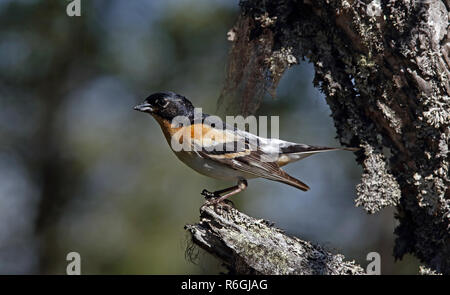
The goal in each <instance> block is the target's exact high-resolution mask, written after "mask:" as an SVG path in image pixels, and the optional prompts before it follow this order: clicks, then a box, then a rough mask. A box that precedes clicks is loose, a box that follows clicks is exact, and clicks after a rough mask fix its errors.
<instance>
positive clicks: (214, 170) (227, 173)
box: [174, 151, 256, 181]
mask: <svg viewBox="0 0 450 295" xmlns="http://www.w3.org/2000/svg"><path fill="white" fill-rule="evenodd" d="M174 153H175V155H176V156H177V157H178V158H179V159H180V160H181V161H182V162H183V163H185V164H186V165H188V166H189V167H190V168H192V169H194V170H195V171H197V172H198V173H200V174H203V175H206V176H209V177H213V178H216V179H221V180H230V181H237V180H238V179H242V178H244V179H249V178H255V177H256V176H255V175H253V174H248V173H245V172H242V171H239V170H235V169H232V168H228V167H226V166H225V165H223V164H221V163H218V162H216V161H213V160H210V159H204V158H201V157H200V156H198V155H197V154H195V152H186V151H181V152H174Z"/></svg>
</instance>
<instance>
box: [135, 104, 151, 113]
mask: <svg viewBox="0 0 450 295" xmlns="http://www.w3.org/2000/svg"><path fill="white" fill-rule="evenodd" d="M134 109H135V110H136V111H140V112H144V113H151V112H153V108H152V106H151V105H150V104H148V103H146V102H144V103H141V104H138V105H137V106H135V107H134Z"/></svg>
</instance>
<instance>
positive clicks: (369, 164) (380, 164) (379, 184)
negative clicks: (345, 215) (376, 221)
mask: <svg viewBox="0 0 450 295" xmlns="http://www.w3.org/2000/svg"><path fill="white" fill-rule="evenodd" d="M364 154H365V159H364V161H363V163H362V165H363V168H364V172H363V174H362V177H361V183H360V184H358V185H357V186H356V193H357V195H358V198H357V199H356V200H355V204H356V206H363V207H364V209H365V210H366V211H367V212H369V213H375V212H377V211H379V210H380V209H382V208H383V207H387V206H397V205H398V202H399V200H400V197H401V190H400V186H399V184H398V183H397V181H396V180H395V178H394V177H393V175H392V174H391V173H390V172H389V171H388V170H387V167H386V162H385V159H384V155H383V154H382V153H379V152H378V153H376V152H374V150H373V148H372V146H370V145H366V146H364Z"/></svg>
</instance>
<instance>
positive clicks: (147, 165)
mask: <svg viewBox="0 0 450 295" xmlns="http://www.w3.org/2000/svg"><path fill="white" fill-rule="evenodd" d="M68 3H69V1H64V0H61V1H49V0H42V1H39V0H14V1H13V0H0V273H1V274H37V273H41V274H64V273H65V270H66V266H67V263H68V262H67V261H66V259H65V258H66V255H67V253H68V252H71V251H76V252H79V253H80V254H81V266H82V273H83V274H211V273H213V274H214V273H219V272H221V271H224V269H223V268H222V267H221V264H220V262H218V261H216V260H215V259H214V258H212V257H210V256H209V255H208V254H206V253H204V252H203V251H200V250H198V249H197V248H194V250H193V253H191V252H192V251H189V250H187V249H192V247H191V245H190V242H189V236H188V234H187V233H186V232H185V231H184V230H183V226H184V225H185V224H186V223H194V222H196V221H197V220H198V215H199V207H200V206H201V204H202V202H203V199H202V197H201V196H200V192H201V191H202V189H203V188H207V189H209V190H214V189H219V188H223V187H225V186H227V185H230V183H223V182H219V181H215V180H211V179H208V178H206V177H204V176H201V175H199V174H196V173H195V172H193V171H192V170H190V169H189V168H188V167H186V166H184V165H183V164H182V163H181V162H179V161H178V160H177V158H176V157H175V156H174V155H173V154H172V153H171V151H170V150H169V148H168V146H167V144H166V142H165V140H164V137H163V135H162V133H161V131H160V129H159V126H158V125H157V123H156V122H155V121H154V120H153V119H152V118H151V117H149V116H147V115H144V114H142V113H138V112H136V111H134V110H133V109H132V107H133V106H134V105H135V104H137V103H138V102H140V101H142V100H143V99H144V98H145V97H146V96H147V95H148V94H150V93H152V92H156V91H160V90H172V91H175V92H178V93H180V94H183V95H185V96H187V97H188V98H190V99H191V101H192V102H193V103H194V104H195V105H196V106H201V107H203V110H204V112H206V113H214V111H215V109H216V100H217V98H218V96H219V94H220V90H221V87H222V85H223V81H224V77H225V67H226V62H227V53H228V50H229V48H230V44H229V43H228V42H227V41H226V33H227V31H228V30H229V29H230V28H231V27H232V26H233V24H234V22H235V20H236V18H237V15H238V13H239V9H238V1H237V0H233V1H230V0H214V1H212V0H209V1H207V0H178V1H175V0H172V1H145V0H134V1H124V0H95V1H82V9H81V12H82V16H81V17H68V16H67V15H66V5H67V4H68ZM313 75H314V70H313V68H312V66H311V65H310V64H308V63H307V62H302V64H301V65H299V66H296V67H293V68H291V69H290V70H289V71H288V72H287V74H286V75H285V76H284V77H283V79H282V81H281V83H280V86H279V88H278V97H277V99H276V100H273V99H272V98H270V97H265V98H264V101H263V104H262V107H261V109H260V110H259V114H260V115H269V116H271V115H274V116H280V129H281V130H280V137H281V138H282V139H285V140H290V141H297V142H304V143H310V144H319V145H332V146H333V145H334V146H337V145H339V143H338V142H337V140H336V139H335V136H336V131H335V128H334V125H333V121H332V119H331V118H330V110H329V108H328V106H327V105H326V103H325V100H324V99H323V97H322V94H320V93H319V91H318V90H317V89H315V88H314V87H313V86H312V78H313ZM286 170H287V171H288V172H290V173H291V174H292V175H294V176H297V177H299V178H300V179H301V180H303V181H305V182H306V183H307V184H308V185H310V187H311V188H312V189H311V190H310V191H309V192H306V193H304V192H301V191H299V190H296V189H294V188H292V187H289V186H286V185H283V184H279V183H275V182H270V181H267V180H251V181H250V182H249V188H248V190H247V191H245V192H244V193H241V194H239V195H237V196H235V197H233V201H234V203H235V204H236V206H237V207H238V208H239V209H240V210H242V211H244V212H246V213H247V214H249V215H251V216H254V217H258V218H264V219H268V220H271V221H273V222H275V224H276V225H277V226H278V227H281V228H283V229H285V230H286V231H287V232H288V233H289V234H293V235H297V236H299V237H301V238H304V239H309V240H311V241H314V242H318V243H321V244H322V245H324V246H325V247H327V248H328V249H330V250H331V251H339V252H341V253H343V254H345V255H346V256H348V257H349V258H354V259H356V261H357V262H358V263H360V264H361V265H363V266H366V265H367V264H368V261H366V260H365V258H366V255H367V253H369V252H371V251H376V252H379V253H380V254H381V258H382V261H381V266H382V273H383V274H412V273H417V269H418V263H417V261H416V260H415V259H413V258H412V257H406V258H405V259H404V260H403V261H401V262H397V263H395V264H394V260H393V258H392V247H393V241H394V235H393V229H394V227H395V220H394V218H393V213H394V212H393V210H389V209H387V210H384V211H383V212H381V213H379V214H375V215H367V214H366V213H365V212H364V211H363V210H362V209H361V208H355V207H354V202H353V199H354V197H355V185H356V184H357V183H358V180H359V177H360V174H361V169H360V168H359V167H358V166H357V165H356V163H355V161H354V155H353V154H352V153H349V152H335V153H329V154H323V155H317V156H314V157H311V158H308V159H306V160H304V161H302V162H299V163H296V164H293V165H291V166H289V167H287V169H286ZM192 256H195V257H192ZM189 257H190V258H189Z"/></svg>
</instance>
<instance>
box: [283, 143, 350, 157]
mask: <svg viewBox="0 0 450 295" xmlns="http://www.w3.org/2000/svg"><path fill="white" fill-rule="evenodd" d="M339 150H343V151H352V152H356V151H358V150H359V148H349V147H325V146H313V145H307V144H301V143H297V144H292V145H288V146H285V147H281V153H282V154H301V153H303V154H315V153H320V152H328V151H339Z"/></svg>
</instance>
